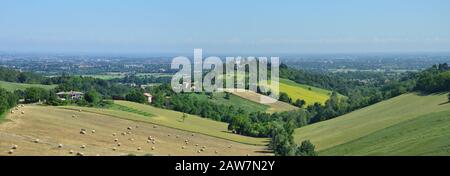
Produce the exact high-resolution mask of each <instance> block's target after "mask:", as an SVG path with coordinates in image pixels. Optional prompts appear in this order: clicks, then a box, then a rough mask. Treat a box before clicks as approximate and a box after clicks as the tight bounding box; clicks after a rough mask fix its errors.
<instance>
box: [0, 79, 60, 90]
mask: <svg viewBox="0 0 450 176" xmlns="http://www.w3.org/2000/svg"><path fill="white" fill-rule="evenodd" d="M0 87H1V88H4V89H6V90H8V91H15V90H25V89H26V88H28V87H41V88H44V89H46V90H50V89H53V88H55V87H56V85H43V84H23V83H15V82H5V81H0Z"/></svg>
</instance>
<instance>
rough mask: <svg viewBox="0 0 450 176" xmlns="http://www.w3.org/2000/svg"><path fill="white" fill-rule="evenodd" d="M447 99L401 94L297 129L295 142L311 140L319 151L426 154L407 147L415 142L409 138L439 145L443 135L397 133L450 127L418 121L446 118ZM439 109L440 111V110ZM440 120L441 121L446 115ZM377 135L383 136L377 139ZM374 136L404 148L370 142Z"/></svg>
mask: <svg viewBox="0 0 450 176" xmlns="http://www.w3.org/2000/svg"><path fill="white" fill-rule="evenodd" d="M446 102H447V96H446V94H433V95H426V96H425V95H419V94H415V93H410V94H404V95H401V96H398V97H395V98H392V99H389V100H386V101H383V102H380V103H378V104H375V105H372V106H369V107H366V108H363V109H360V110H357V111H355V112H352V113H350V114H346V115H344V116H341V117H337V118H335V119H332V120H328V121H324V122H320V123H316V124H312V125H308V126H305V127H302V128H299V129H296V130H295V134H294V137H295V141H296V142H298V143H300V142H301V141H303V140H307V139H309V140H311V142H312V143H313V144H315V145H316V148H317V149H318V150H319V151H320V154H331V155H334V154H335V155H341V154H349V155H350V154H351V155H365V154H368V155H376V154H386V155H396V154H410V155H415V154H426V153H421V152H424V151H415V152H413V151H411V150H408V149H410V147H413V146H414V145H411V142H415V143H417V145H423V144H425V143H427V142H433V143H436V144H438V143H439V145H440V144H442V141H441V140H443V139H445V138H446V136H444V137H443V138H437V136H438V135H435V136H434V137H435V138H432V137H430V136H429V135H422V136H420V135H419V136H415V137H413V138H411V137H412V136H410V137H409V138H408V137H406V136H405V139H403V137H402V136H398V135H400V134H406V132H408V131H415V130H425V131H423V132H429V131H427V130H431V131H433V130H442V131H446V130H449V129H448V128H449V126H448V125H447V126H435V127H434V126H428V127H426V128H429V129H422V128H425V126H423V125H425V124H429V125H431V124H433V123H434V122H436V120H430V121H429V122H427V123H424V124H420V123H422V122H421V121H423V120H427V118H428V117H431V118H434V119H438V120H439V118H448V117H447V116H446V114H448V112H443V111H448V110H449V109H450V104H449V103H446ZM439 112H442V114H440V113H439ZM436 113H437V114H436ZM431 118H430V119H431ZM419 119H421V120H419ZM441 120H443V121H442V122H444V120H446V119H441ZM419 122H420V123H419ZM371 135H374V136H371ZM380 137H381V138H383V139H380ZM384 138H385V139H384ZM412 139H415V141H408V140H412ZM355 140H356V142H354V143H352V141H355ZM377 140H378V141H383V140H386V141H390V143H392V144H391V146H393V145H398V146H396V148H397V149H398V148H401V147H404V148H405V149H404V150H396V148H389V146H388V145H383V144H385V143H384V142H383V143H378V144H379V145H370V144H374V143H375V141H377ZM447 141H448V138H447ZM352 144H354V145H352ZM339 145H342V146H343V147H337V149H333V148H332V147H336V146H339ZM423 146H426V145H423ZM359 147H360V148H359ZM365 147H371V148H365ZM374 147H379V148H376V149H377V150H376V149H375V148H374ZM350 148H351V149H350ZM358 148H359V149H358ZM418 150H419V149H418ZM429 150H436V149H429ZM352 151H355V152H352ZM371 151H372V152H371Z"/></svg>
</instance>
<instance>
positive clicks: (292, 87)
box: [280, 79, 331, 106]
mask: <svg viewBox="0 0 450 176" xmlns="http://www.w3.org/2000/svg"><path fill="white" fill-rule="evenodd" d="M280 92H284V93H287V94H288V96H289V97H290V98H291V99H292V101H294V102H295V101H296V100H297V99H302V100H305V102H306V106H308V105H312V104H314V103H320V104H324V103H325V101H327V100H328V99H329V98H330V95H331V91H329V90H325V89H321V88H317V87H313V86H308V85H304V84H298V83H296V82H294V81H291V80H287V79H280Z"/></svg>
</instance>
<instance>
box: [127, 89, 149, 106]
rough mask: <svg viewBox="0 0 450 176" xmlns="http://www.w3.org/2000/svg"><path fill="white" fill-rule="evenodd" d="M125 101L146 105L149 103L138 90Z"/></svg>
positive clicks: (128, 95) (133, 91) (131, 93)
mask: <svg viewBox="0 0 450 176" xmlns="http://www.w3.org/2000/svg"><path fill="white" fill-rule="evenodd" d="M125 99H126V100H127V101H132V102H136V103H145V102H146V101H147V99H146V97H145V96H144V94H143V93H142V92H140V91H138V90H132V91H131V92H130V93H128V94H127V95H126V96H125Z"/></svg>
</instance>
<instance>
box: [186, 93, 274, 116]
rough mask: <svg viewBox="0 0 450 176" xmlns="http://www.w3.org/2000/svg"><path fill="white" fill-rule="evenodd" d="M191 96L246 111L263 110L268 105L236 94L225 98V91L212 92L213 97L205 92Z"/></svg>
mask: <svg viewBox="0 0 450 176" xmlns="http://www.w3.org/2000/svg"><path fill="white" fill-rule="evenodd" d="M191 95H192V96H196V97H197V98H200V99H203V100H209V101H213V102H214V103H218V104H222V105H226V106H235V107H240V108H242V109H244V110H246V111H247V112H258V111H259V112H264V111H266V110H267V109H268V108H269V106H267V105H264V104H259V103H256V102H253V101H250V100H247V99H244V98H241V97H239V96H236V95H230V99H225V98H224V97H225V93H223V92H221V93H219V92H218V93H214V94H213V98H209V97H208V96H207V95H206V94H191Z"/></svg>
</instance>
